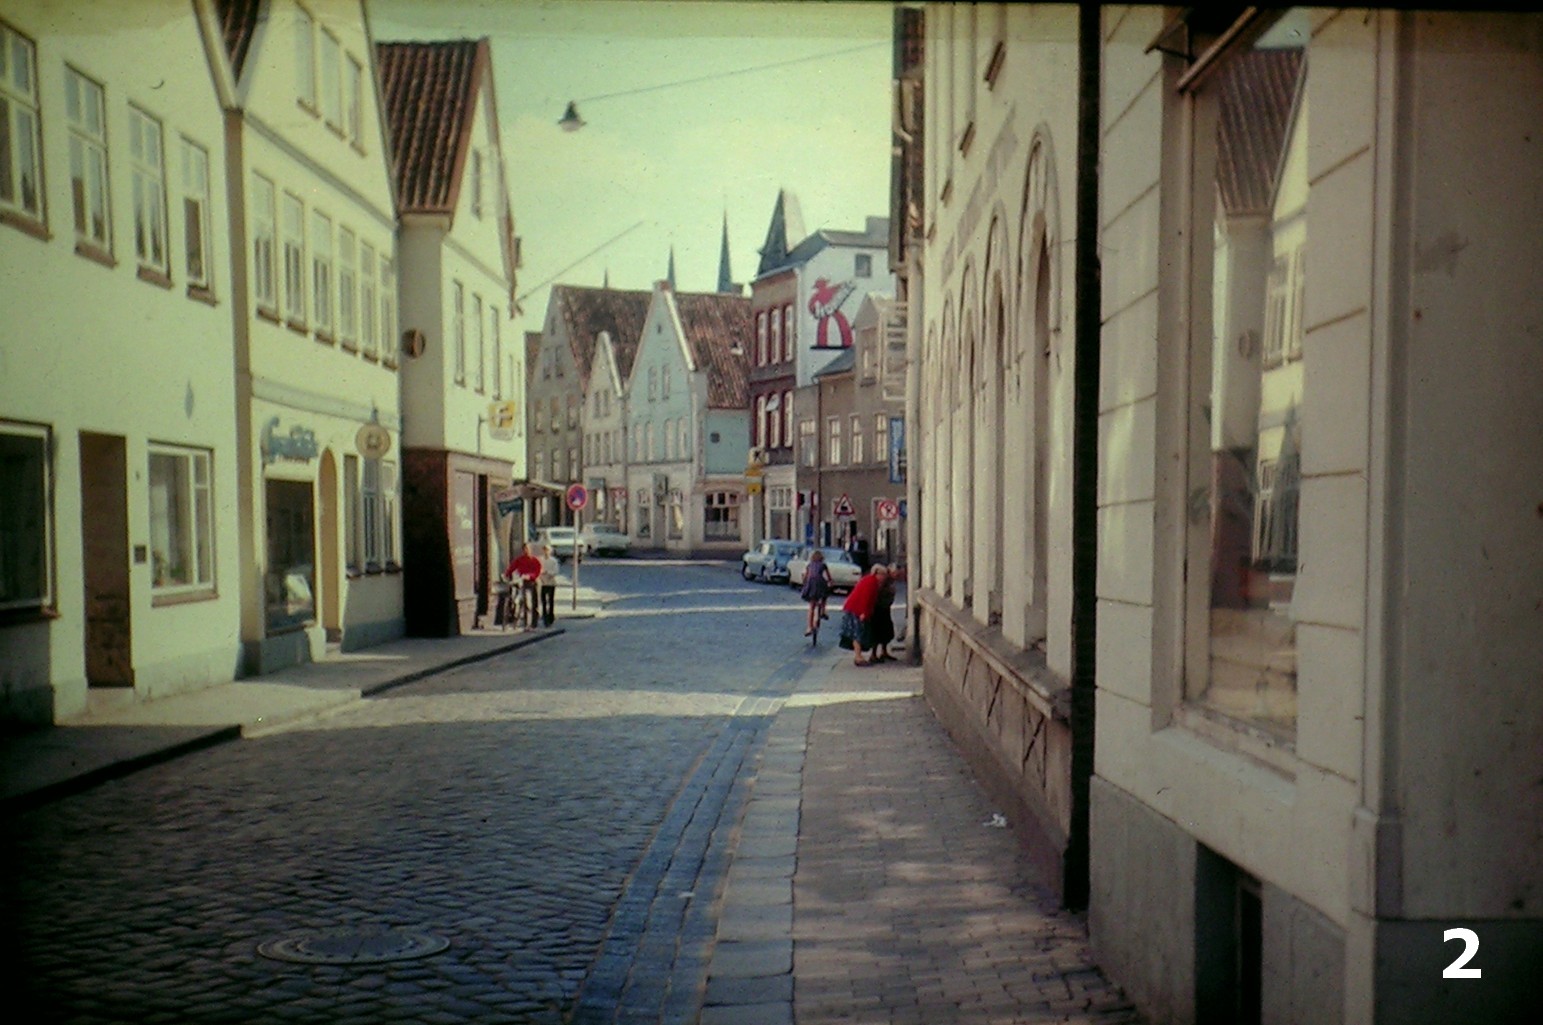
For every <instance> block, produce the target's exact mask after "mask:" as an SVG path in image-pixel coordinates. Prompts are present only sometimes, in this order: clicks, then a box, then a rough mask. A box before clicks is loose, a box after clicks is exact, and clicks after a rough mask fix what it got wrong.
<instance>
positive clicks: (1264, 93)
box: [1181, 9, 1308, 744]
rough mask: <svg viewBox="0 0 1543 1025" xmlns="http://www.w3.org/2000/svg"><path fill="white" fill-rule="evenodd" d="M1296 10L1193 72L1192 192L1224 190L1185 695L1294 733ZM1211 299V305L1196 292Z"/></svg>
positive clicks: (1201, 408) (1215, 225) (1301, 202)
mask: <svg viewBox="0 0 1543 1025" xmlns="http://www.w3.org/2000/svg"><path fill="white" fill-rule="evenodd" d="M1306 37H1307V25H1306V17H1305V14H1304V12H1303V11H1302V10H1301V9H1295V10H1292V11H1289V12H1286V13H1284V14H1282V15H1280V16H1279V18H1278V20H1276V21H1275V22H1274V23H1273V24H1272V25H1271V26H1269V27H1268V28H1267V29H1266V30H1265V31H1264V32H1263V33H1262V34H1260V35H1259V37H1258V39H1257V41H1256V42H1255V43H1254V44H1253V45H1252V46H1249V47H1246V48H1244V49H1242V50H1239V51H1237V52H1234V53H1230V54H1226V55H1223V56H1221V57H1220V58H1218V61H1217V62H1216V63H1213V64H1212V65H1211V66H1209V67H1204V66H1202V68H1201V71H1202V73H1200V74H1196V75H1191V76H1188V81H1187V82H1186V88H1187V92H1185V93H1184V94H1183V96H1182V97H1181V99H1182V101H1183V103H1184V104H1185V107H1184V110H1185V113H1186V116H1188V117H1190V118H1192V119H1193V123H1194V131H1193V137H1194V138H1196V139H1201V140H1204V143H1205V144H1204V145H1203V146H1198V147H1196V151H1195V153H1194V155H1193V164H1192V166H1191V168H1190V174H1191V175H1192V176H1194V177H1195V178H1197V179H1201V180H1199V181H1196V182H1195V183H1194V187H1193V191H1192V194H1194V195H1201V194H1204V195H1206V196H1209V197H1214V199H1215V202H1214V206H1213V205H1211V204H1209V203H1208V204H1206V205H1205V208H1204V210H1203V211H1200V212H1198V213H1197V217H1199V218H1201V222H1200V223H1197V224H1196V225H1194V234H1193V236H1192V237H1194V238H1197V239H1204V240H1208V241H1209V242H1210V247H1209V249H1208V250H1206V251H1204V252H1202V253H1200V254H1199V255H1198V256H1197V257H1196V260H1195V263H1194V264H1193V265H1192V266H1191V267H1190V269H1189V273H1190V275H1191V286H1192V294H1193V295H1195V296H1196V297H1197V298H1198V297H1207V296H1208V297H1209V314H1210V317H1209V323H1208V322H1207V318H1205V317H1199V318H1196V320H1195V324H1196V330H1195V332H1194V335H1193V336H1192V337H1191V340H1190V343H1189V344H1190V355H1191V359H1193V360H1196V361H1198V362H1200V363H1201V364H1202V366H1203V368H1204V369H1203V370H1202V372H1201V373H1200V374H1199V375H1192V379H1196V378H1197V377H1198V379H1199V380H1204V381H1208V382H1209V388H1206V389H1198V390H1197V392H1196V393H1194V394H1192V396H1191V404H1190V408H1189V415H1190V417H1191V418H1192V420H1193V421H1194V422H1196V423H1198V424H1203V425H1204V429H1203V430H1196V431H1192V432H1191V437H1193V438H1196V439H1197V444H1196V451H1194V452H1193V453H1192V456H1193V458H1192V460H1191V474H1192V478H1191V482H1190V491H1189V493H1190V495H1191V506H1190V511H1191V514H1192V522H1195V523H1196V524H1197V528H1200V529H1196V530H1194V531H1192V533H1191V549H1190V562H1191V571H1190V573H1189V574H1188V579H1189V580H1190V582H1191V583H1190V587H1191V592H1190V594H1189V602H1188V612H1187V615H1188V617H1189V618H1190V619H1191V621H1192V623H1193V624H1194V625H1195V626H1197V627H1199V629H1194V628H1192V629H1190V630H1189V631H1188V635H1189V637H1190V638H1191V643H1190V646H1189V648H1188V649H1187V651H1186V659H1185V666H1186V668H1185V695H1186V698H1187V699H1188V700H1189V701H1190V702H1191V704H1192V705H1193V706H1195V707H1196V708H1198V709H1200V710H1203V711H1205V712H1206V713H1209V714H1210V715H1211V716H1213V717H1214V716H1219V717H1221V718H1222V719H1223V720H1230V721H1235V722H1238V723H1242V724H1246V726H1248V727H1250V728H1251V729H1253V730H1254V731H1257V732H1260V733H1262V734H1263V735H1264V736H1266V737H1271V738H1274V739H1275V740H1277V741H1279V742H1284V743H1287V744H1290V743H1292V742H1293V741H1294V738H1295V731H1296V716H1297V691H1296V688H1297V649H1296V617H1295V614H1294V601H1293V599H1294V592H1295V585H1296V571H1297V561H1298V552H1297V539H1298V508H1299V504H1298V495H1299V491H1300V481H1301V459H1302V448H1301V446H1302V411H1303V410H1304V409H1305V408H1306V406H1305V405H1304V402H1303V381H1304V376H1303V365H1302V360H1301V359H1300V355H1301V351H1302V350H1301V340H1300V336H1301V332H1302V299H1301V289H1302V285H1301V282H1302V279H1303V273H1304V267H1305V253H1306V246H1307V241H1308V239H1307V218H1306V206H1307V202H1308V183H1307V180H1306V172H1305V166H1306V161H1305V159H1303V154H1302V152H1301V151H1302V148H1303V147H1305V146H1306V141H1307V140H1306V132H1307V111H1306V93H1305V91H1304V89H1305V84H1306V83H1305V78H1306V74H1307V66H1306V61H1305V57H1304V51H1303V42H1304V41H1305V39H1306ZM1201 301H1204V300H1201Z"/></svg>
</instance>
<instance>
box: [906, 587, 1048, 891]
mask: <svg viewBox="0 0 1543 1025" xmlns="http://www.w3.org/2000/svg"><path fill="white" fill-rule="evenodd" d="M917 603H918V606H919V616H918V619H919V624H920V625H919V641H920V644H921V647H922V649H923V650H925V651H926V653H927V654H926V658H925V659H924V660H923V664H922V665H923V680H924V684H923V687H924V693H925V695H926V698H927V702H928V704H929V705H931V706H932V709H933V713H934V714H935V715H936V716H937V718H938V721H939V722H940V723H942V725H943V727H944V728H945V729H946V730H948V732H949V735H950V736H951V737H952V738H953V740H954V743H955V744H957V745H958V747H959V749H960V752H961V753H962V754H963V755H964V757H965V760H966V761H967V762H968V763H969V764H970V767H971V769H973V770H974V772H975V774H976V776H977V778H978V779H979V782H980V783H981V786H982V787H983V789H984V790H985V791H986V793H987V794H988V795H989V796H990V797H991V799H992V800H993V801H994V802H996V804H997V805H998V806H999V807H1000V808H1001V809H1002V813H1003V814H1004V815H1006V817H1007V820H1008V822H1009V824H1010V825H1011V826H1012V828H1013V829H1014V830H1015V831H1016V832H1017V833H1018V836H1019V838H1020V839H1021V840H1022V841H1023V843H1024V846H1025V848H1026V849H1027V850H1028V852H1029V854H1030V857H1031V858H1032V860H1033V861H1034V862H1035V863H1036V864H1037V865H1038V866H1039V867H1040V868H1041V870H1042V872H1043V875H1044V879H1045V882H1046V884H1047V885H1048V886H1049V887H1050V888H1051V889H1052V890H1053V891H1054V892H1055V894H1056V895H1057V896H1058V897H1060V896H1062V895H1064V893H1065V889H1066V849H1067V837H1068V835H1069V831H1070V823H1071V812H1070V808H1071V798H1070V794H1071V723H1070V718H1069V705H1070V702H1069V696H1068V694H1067V690H1066V687H1065V685H1064V683H1060V682H1058V681H1056V680H1055V679H1054V678H1053V676H1052V674H1051V673H1050V671H1049V670H1048V669H1047V668H1046V667H1045V665H1044V659H1043V657H1042V656H1040V655H1038V654H1037V653H1032V652H1023V651H1019V650H1016V649H1013V648H1012V646H1011V645H1008V644H1006V643H1005V642H1004V641H1002V639H1001V633H1000V631H999V630H996V629H995V628H988V627H984V626H981V625H980V624H978V623H976V622H975V621H974V620H973V619H971V618H970V617H969V616H968V614H966V613H963V612H961V611H960V610H958V609H956V608H954V607H953V606H952V604H951V603H949V602H948V601H947V600H946V599H944V598H942V597H940V596H939V595H937V594H935V593H933V592H930V591H923V592H921V593H920V594H918V595H917Z"/></svg>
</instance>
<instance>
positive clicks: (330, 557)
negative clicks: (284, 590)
mask: <svg viewBox="0 0 1543 1025" xmlns="http://www.w3.org/2000/svg"><path fill="white" fill-rule="evenodd" d="M316 500H317V504H318V507H319V508H318V513H319V516H318V520H319V521H320V522H319V524H318V529H317V541H318V553H317V557H318V558H319V559H320V563H321V564H320V565H319V566H318V567H317V568H318V570H319V572H318V573H317V583H318V584H319V585H320V587H321V595H320V601H319V602H318V603H317V604H318V605H319V606H320V607H319V608H318V609H317V613H318V614H319V615H320V616H321V625H322V628H323V629H325V630H326V632H327V643H328V644H337V643H340V642H341V641H342V639H343V587H342V576H343V575H342V562H343V559H342V551H341V549H340V547H339V538H340V537H341V531H340V530H339V528H338V464H337V457H336V456H334V455H333V454H332V450H331V449H330V448H329V449H327V450H326V451H324V452H322V454H321V468H320V470H319V472H318V474H317V478H316Z"/></svg>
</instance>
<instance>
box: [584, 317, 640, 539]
mask: <svg viewBox="0 0 1543 1025" xmlns="http://www.w3.org/2000/svg"><path fill="white" fill-rule="evenodd" d="M637 350H638V339H637V338H636V337H634V338H632V339H628V340H618V339H615V338H613V337H612V336H611V332H609V331H601V332H600V334H599V335H598V336H597V337H596V339H595V359H594V363H593V365H592V366H591V367H590V373H589V384H588V387H587V389H586V391H585V394H584V415H583V417H582V418H581V419H582V422H583V426H584V475H585V480H586V481H587V482H588V483H589V485H590V488H591V489H592V492H593V494H592V497H591V501H592V502H593V505H592V506H591V507H590V509H589V510H587V515H586V516H585V519H586V520H587V521H588V522H590V523H614V524H616V525H617V526H619V527H621V528H622V530H624V531H625V530H626V529H627V524H628V520H627V467H628V465H629V462H630V460H629V458H628V457H629V454H630V453H629V452H628V450H627V401H628V398H629V395H628V392H627V383H628V381H629V380H630V377H631V374H630V371H631V370H632V362H633V359H634V357H636V355H637Z"/></svg>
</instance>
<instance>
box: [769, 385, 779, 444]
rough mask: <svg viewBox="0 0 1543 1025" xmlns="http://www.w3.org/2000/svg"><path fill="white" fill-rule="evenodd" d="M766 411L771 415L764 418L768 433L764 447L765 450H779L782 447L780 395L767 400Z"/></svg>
mask: <svg viewBox="0 0 1543 1025" xmlns="http://www.w3.org/2000/svg"><path fill="white" fill-rule="evenodd" d="M766 410H767V412H768V413H770V414H771V415H770V416H768V417H767V418H766V426H767V428H768V432H769V433H768V436H767V438H766V447H767V448H781V447H782V396H781V395H773V396H772V397H771V398H770V399H768V400H767V402H766Z"/></svg>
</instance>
